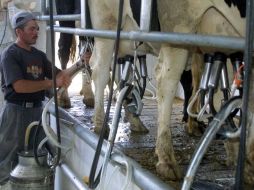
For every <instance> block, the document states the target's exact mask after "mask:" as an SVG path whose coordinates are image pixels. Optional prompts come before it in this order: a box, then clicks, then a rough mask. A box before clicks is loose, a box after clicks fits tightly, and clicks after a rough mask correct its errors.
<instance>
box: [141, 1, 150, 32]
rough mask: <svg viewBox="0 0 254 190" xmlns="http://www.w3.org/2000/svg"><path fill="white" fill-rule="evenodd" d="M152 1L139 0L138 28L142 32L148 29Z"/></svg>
mask: <svg viewBox="0 0 254 190" xmlns="http://www.w3.org/2000/svg"><path fill="white" fill-rule="evenodd" d="M152 1H153V0H142V1H141V13H140V30H141V31H144V32H148V31H149V30H150V23H151V10H152Z"/></svg>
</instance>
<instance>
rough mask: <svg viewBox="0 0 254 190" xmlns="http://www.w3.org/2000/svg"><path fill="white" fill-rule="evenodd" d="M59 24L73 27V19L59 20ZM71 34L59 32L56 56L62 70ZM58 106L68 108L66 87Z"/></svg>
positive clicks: (69, 105)
mask: <svg viewBox="0 0 254 190" xmlns="http://www.w3.org/2000/svg"><path fill="white" fill-rule="evenodd" d="M59 23H60V26H62V27H73V28H74V27H75V22H73V21H60V22H59ZM72 40H73V34H65V33H60V38H59V41H58V48H59V49H58V57H59V60H60V63H61V68H62V69H63V70H64V69H66V68H67V63H68V61H69V56H70V48H71V45H72ZM58 101H59V106H61V107H63V108H70V107H71V101H70V98H69V95H68V90H67V89H66V90H65V92H64V93H62V95H61V96H60V97H59V99H58Z"/></svg>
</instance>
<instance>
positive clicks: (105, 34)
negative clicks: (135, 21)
mask: <svg viewBox="0 0 254 190" xmlns="http://www.w3.org/2000/svg"><path fill="white" fill-rule="evenodd" d="M47 30H49V28H47ZM54 31H55V32H62V33H69V34H75V35H80V36H91V37H92V36H94V37H98V38H108V39H115V38H116V32H115V31H111V30H92V29H81V28H70V27H59V26H55V27H54ZM120 38H121V39H125V40H136V41H149V42H161V43H164V42H165V43H172V44H176V45H191V46H193V45H196V46H204V47H215V48H225V49H232V50H243V49H244V38H238V37H225V36H212V35H201V34H186V33H169V32H168V33H166V32H140V31H130V32H125V31H122V32H121V35H120Z"/></svg>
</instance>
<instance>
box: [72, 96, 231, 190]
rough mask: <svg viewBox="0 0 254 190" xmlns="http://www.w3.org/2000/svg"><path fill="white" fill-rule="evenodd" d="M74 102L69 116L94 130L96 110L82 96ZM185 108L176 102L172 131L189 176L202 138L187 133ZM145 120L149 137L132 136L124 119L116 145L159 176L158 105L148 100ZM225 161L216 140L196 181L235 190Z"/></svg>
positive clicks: (177, 185)
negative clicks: (183, 110)
mask: <svg viewBox="0 0 254 190" xmlns="http://www.w3.org/2000/svg"><path fill="white" fill-rule="evenodd" d="M71 102H72V108H70V109H68V111H69V113H71V114H72V115H73V116H75V117H76V118H78V119H79V120H81V121H82V122H84V123H85V124H86V125H87V126H88V127H90V128H91V130H92V128H93V124H92V116H93V109H91V108H86V106H84V105H83V104H82V97H80V96H73V97H72V98H71ZM182 105H183V101H182V100H179V99H176V100H175V103H174V108H173V113H172V120H171V123H172V125H171V126H172V129H171V131H172V138H173V146H174V150H175V154H176V159H177V161H178V163H179V165H180V167H181V168H182V170H183V172H186V170H187V168H188V165H189V162H190V159H191V158H192V155H193V152H194V150H195V148H196V146H197V144H198V142H199V140H200V137H193V136H189V135H188V134H187V133H186V132H185V123H183V122H182ZM105 106H106V103H105ZM113 113H114V106H112V108H111V113H110V118H111V119H112V116H113ZM141 120H142V121H143V123H144V125H145V126H146V127H147V128H148V129H149V133H147V134H137V133H131V132H130V130H129V128H128V123H124V122H123V119H121V122H120V124H119V129H118V133H117V137H116V145H117V146H118V147H120V148H121V150H122V151H123V152H124V153H125V154H126V155H128V156H129V157H131V158H133V159H134V160H135V161H137V162H138V163H139V164H140V165H141V166H142V167H143V168H145V169H147V170H149V171H150V172H152V173H153V174H155V175H157V176H159V175H158V173H157V172H156V168H155V165H156V162H157V156H156V155H155V142H156V133H157V104H156V101H155V100H144V108H143V111H142V115H141ZM140 152H142V154H140ZM225 161H226V153H225V149H224V145H223V141H222V140H214V141H213V142H212V144H211V146H210V147H209V149H208V150H207V153H206V154H205V157H204V158H203V159H202V162H201V164H200V166H199V169H198V172H197V175H196V176H195V181H196V182H199V183H203V182H204V183H205V184H208V185H207V187H209V188H208V189H232V187H233V184H234V175H235V174H234V173H235V172H234V171H235V170H234V167H233V166H231V167H228V166H226V164H225ZM159 177H160V178H161V179H162V180H163V181H165V182H167V183H169V184H170V185H173V186H174V187H176V188H177V189H179V188H180V187H181V183H176V182H172V181H169V180H168V179H166V178H163V177H162V176H159ZM193 189H202V188H193ZM203 189H207V188H203Z"/></svg>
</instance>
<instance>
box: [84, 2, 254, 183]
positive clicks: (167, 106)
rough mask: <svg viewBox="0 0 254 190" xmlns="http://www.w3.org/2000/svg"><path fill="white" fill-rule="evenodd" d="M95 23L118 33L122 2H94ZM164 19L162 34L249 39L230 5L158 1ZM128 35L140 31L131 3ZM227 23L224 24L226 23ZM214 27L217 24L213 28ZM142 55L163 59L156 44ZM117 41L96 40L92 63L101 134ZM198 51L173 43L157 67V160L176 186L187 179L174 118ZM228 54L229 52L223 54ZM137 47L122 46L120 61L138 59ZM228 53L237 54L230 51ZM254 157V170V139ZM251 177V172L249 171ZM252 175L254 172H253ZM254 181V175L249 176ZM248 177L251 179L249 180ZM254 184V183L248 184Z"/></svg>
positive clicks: (126, 24) (126, 13)
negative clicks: (178, 158) (176, 150)
mask: <svg viewBox="0 0 254 190" xmlns="http://www.w3.org/2000/svg"><path fill="white" fill-rule="evenodd" d="M88 3H89V8H90V12H91V20H92V25H93V28H94V29H103V30H115V29H116V26H117V14H118V11H117V10H118V1H116V0H107V1H101V0H89V1H88ZM157 3H158V4H157V7H158V16H159V21H160V24H161V31H162V32H180V33H192V34H195V33H198V34H213V35H226V36H237V37H244V35H245V19H244V18H242V17H241V15H242V16H244V13H241V15H240V13H239V11H238V9H237V8H236V7H235V6H234V5H235V4H232V3H235V1H234V2H231V1H229V0H227V1H226V2H225V1H221V0H206V1H203V0H202V1H201V0H158V1H157ZM123 10H124V11H123V19H122V23H123V25H122V30H124V31H132V30H139V28H138V25H137V23H136V22H135V20H134V19H133V14H132V11H131V7H130V1H124V8H123ZM214 16H215V17H216V18H219V19H220V20H219V22H218V23H217V25H216V28H214V29H215V30H214V31H209V29H208V28H209V27H208V26H209V25H210V20H211V19H212V18H213V17H214ZM221 20H222V21H221ZM212 22H214V21H211V23H212ZM141 46H142V47H140V51H143V52H150V53H154V54H155V55H157V53H158V51H156V49H155V48H153V46H152V44H151V43H143V44H142V45H141ZM113 48H114V41H113V40H109V39H99V38H95V45H94V51H93V54H92V57H91V61H90V62H91V65H92V69H93V75H92V78H93V80H94V84H95V117H94V122H95V126H96V128H98V129H99V130H100V127H101V126H102V122H103V118H104V110H103V105H104V102H103V95H104V88H105V86H106V84H107V81H108V79H109V71H110V63H111V58H112V54H113ZM192 49H195V50H196V48H193V47H191V48H190V47H182V46H179V45H172V44H168V43H163V44H161V47H160V50H159V55H158V56H159V59H158V64H157V66H156V79H157V87H158V89H157V96H158V99H157V101H158V112H159V113H158V132H157V141H156V154H157V156H158V163H157V165H156V168H157V172H158V173H160V174H162V175H163V176H165V177H168V178H170V179H172V180H177V179H180V178H181V177H182V172H181V170H180V168H179V166H178V163H177V161H176V159H175V155H174V149H173V145H172V139H171V131H170V117H169V115H171V112H172V104H173V99H174V96H175V92H176V86H177V84H178V82H179V80H180V76H181V74H182V72H183V70H184V68H185V64H186V62H187V58H188V55H189V52H191V50H192ZM199 50H200V51H201V52H214V51H218V49H216V50H215V49H212V48H199ZM222 51H225V50H222ZM133 52H134V45H133V42H130V41H125V40H122V41H121V43H120V49H119V56H124V55H125V54H133ZM225 53H231V52H230V51H225ZM249 142H250V143H249V144H248V145H249V148H248V150H249V152H248V155H247V159H248V164H247V167H248V168H251V167H253V161H254V160H253V157H252V154H253V150H251V149H250V147H251V146H253V143H254V141H253V137H252V138H251V139H249ZM246 171H247V170H246ZM248 171H251V170H248ZM248 174H249V175H250V176H253V171H252V173H251V172H250V173H248ZM248 174H247V175H248ZM247 182H248V183H253V181H250V180H249V181H247Z"/></svg>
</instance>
